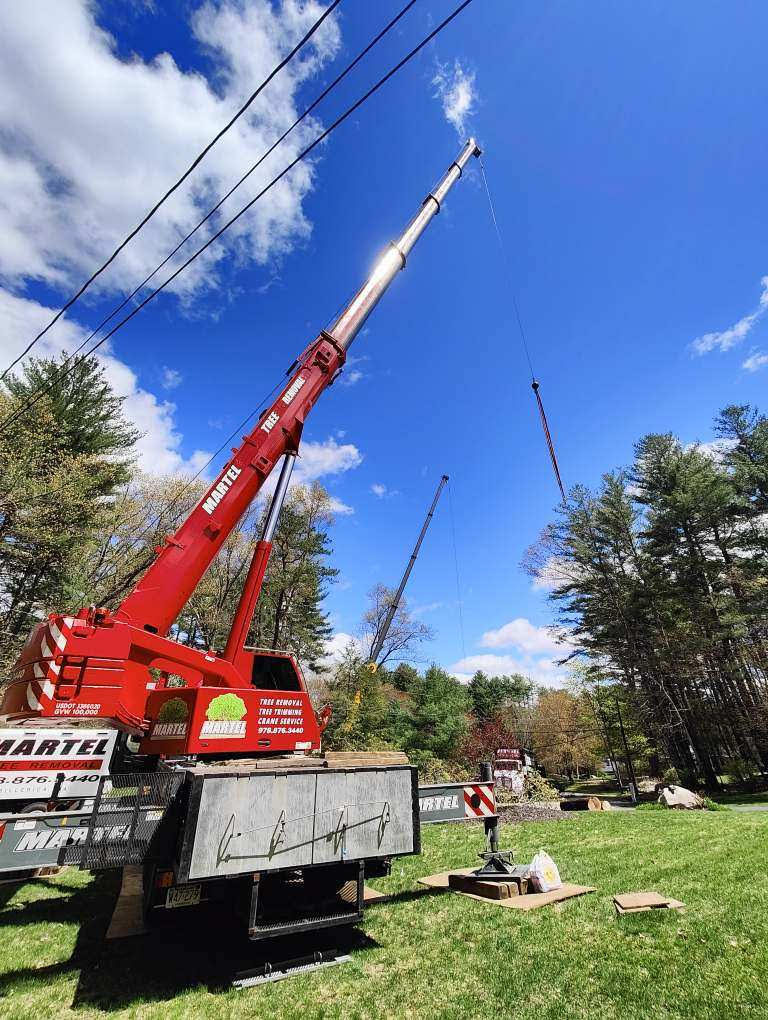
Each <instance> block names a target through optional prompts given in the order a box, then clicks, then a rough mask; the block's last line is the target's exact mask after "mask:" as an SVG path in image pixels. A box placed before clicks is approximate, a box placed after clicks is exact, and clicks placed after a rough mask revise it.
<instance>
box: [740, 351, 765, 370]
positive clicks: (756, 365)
mask: <svg viewBox="0 0 768 1020" xmlns="http://www.w3.org/2000/svg"><path fill="white" fill-rule="evenodd" d="M766 365H768V354H763V352H762V351H753V352H752V354H750V356H749V357H748V358H747V360H746V361H743V362H742V363H741V367H742V368H745V369H746V370H747V371H748V372H758V371H759V370H760V369H761V368H765V366H766Z"/></svg>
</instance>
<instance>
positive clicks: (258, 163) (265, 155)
mask: <svg viewBox="0 0 768 1020" xmlns="http://www.w3.org/2000/svg"><path fill="white" fill-rule="evenodd" d="M416 2H417V0H409V3H407V4H406V5H405V7H403V8H402V9H401V10H400V11H399V13H398V14H396V15H395V17H394V18H392V20H391V21H389V22H388V24H386V25H385V26H384V28H383V29H382V30H381V31H380V32H379V33H378V34H377V35H376V36H374V38H373V39H372V40H371V42H369V43H368V45H367V46H366V47H364V48H363V49H362V50H360V52H359V53H358V54H357V56H356V57H355V58H354V60H352V61H350V63H349V64H347V66H346V67H345V68H344V70H343V71H341V73H340V74H338V75H337V76H336V78H334V80H333V81H332V82H331V83H330V85H328V86H327V87H326V88H325V89H323V91H322V92H321V93H320V95H319V96H317V98H316V99H314V100H313V102H311V103H310V104H309V106H307V107H306V108H305V109H304V111H303V112H302V113H301V114H299V116H298V117H297V118H296V120H294V122H293V124H291V126H290V127H289V128H288V129H287V130H286V131H284V132H283V133H282V134H281V135H280V137H279V138H278V139H277V140H276V141H274V142H273V143H272V145H270V147H269V148H268V149H267V150H266V151H265V152H263V153H262V155H261V156H260V157H259V158H258V159H257V160H256V162H255V163H254V164H253V165H252V166H251V167H250V168H249V169H248V170H247V171H246V172H245V173H244V174H243V176H242V177H241V178H240V179H239V180H238V181H237V182H236V183H235V184H233V185H232V187H231V188H230V189H229V191H227V192H226V194H224V195H222V197H221V198H220V199H219V201H218V202H217V203H216V205H214V206H213V208H212V209H210V210H209V212H207V213H206V214H205V216H203V218H202V219H201V220H200V221H199V222H198V223H197V224H196V225H195V226H194V227H193V228H192V229H191V230H190V231H189V233H188V234H186V236H185V237H183V238H182V239H181V240H180V241H179V243H178V244H177V245H176V247H175V248H174V249H173V251H171V252H170V253H169V254H168V255H167V256H166V257H165V258H164V259H163V261H162V262H160V263H158V265H156V266H155V268H154V269H153V270H152V272H151V273H150V274H149V276H147V277H145V278H144V279H143V280H142V281H141V283H140V284H138V285H137V286H136V287H134V289H133V290H132V291H131V293H130V294H129V295H128V296H127V297H126V298H125V299H124V300H123V301H121V302H120V304H118V305H116V306H115V307H114V308H113V309H112V311H111V312H109V314H108V315H106V316H105V317H104V318H103V319H102V320H101V322H100V323H99V324H98V326H96V327H95V329H94V330H93V331H92V332H91V333H90V334H89V335H88V336H86V337H85V339H84V340H82V342H81V343H80V344H79V345H78V346H77V347H76V348H75V349H74V350H73V351H72V352H71V353H70V354H69V355H68V356H67V357H66V358H65V359H64V360H63V361H62V363H61V366H60V368H59V372H61V370H62V369H64V368H65V367H66V366H67V365H68V364H69V362H70V361H72V359H73V358H75V357H76V356H77V355H78V354H79V353H80V351H82V350H83V348H84V347H86V346H87V345H88V344H89V343H90V342H91V340H93V339H94V338H95V337H96V336H97V335H98V333H99V332H100V331H101V330H102V329H103V328H104V326H106V324H107V323H108V322H109V321H110V320H111V319H113V318H114V317H115V316H116V315H117V314H118V312H121V311H122V310H123V308H125V306H126V305H127V304H129V303H130V302H131V301H132V300H133V298H135V297H136V295H137V294H138V293H139V292H140V291H141V290H143V289H144V287H146V285H147V284H148V283H149V281H150V280H151V279H152V278H153V277H154V276H155V275H156V274H157V273H159V272H160V270H161V269H162V268H163V266H166V265H167V264H168V263H169V262H170V261H171V259H172V258H173V256H174V255H175V254H176V253H177V252H178V251H179V250H180V249H181V248H183V246H184V245H185V244H186V243H187V241H189V239H190V238H191V237H193V236H194V235H195V234H196V233H197V231H198V230H199V229H200V228H201V227H202V226H203V225H204V224H205V223H207V222H208V220H209V219H210V218H211V217H212V216H213V215H214V214H215V213H216V212H218V210H219V209H220V208H221V206H222V205H223V204H224V203H225V202H226V201H227V199H228V198H231V196H232V195H233V194H234V193H235V192H236V191H237V189H238V188H239V187H240V186H241V185H242V184H244V183H245V181H246V180H247V179H248V178H249V177H250V176H251V174H252V173H254V171H256V170H257V169H258V168H259V167H260V166H261V164H262V163H263V162H264V160H265V159H267V158H268V157H269V156H270V155H271V154H272V153H273V152H274V151H275V149H276V148H277V147H278V145H280V143H281V142H283V141H284V140H285V139H286V138H287V137H288V135H289V134H290V133H291V132H292V131H293V130H294V129H295V128H296V127H298V126H299V124H301V122H302V121H303V120H305V119H306V118H307V117H308V116H309V114H310V113H311V112H312V111H313V110H314V109H315V108H316V107H317V106H318V105H319V104H320V103H321V102H322V101H323V99H325V97H326V96H327V95H328V94H329V93H330V92H332V91H333V89H335V88H336V86H337V85H338V84H339V82H341V81H342V79H343V78H345V77H346V76H347V75H348V74H349V72H350V71H351V70H352V69H353V68H354V67H356V65H357V64H359V63H360V61H361V60H362V59H363V57H364V56H366V54H367V53H368V52H369V51H370V50H371V49H373V47H374V46H376V45H377V43H378V42H380V40H381V39H382V38H383V37H384V36H385V35H386V34H387V33H388V32H389V31H390V30H391V29H392V28H394V26H395V25H396V24H397V23H398V21H400V19H401V18H402V17H403V16H404V15H405V14H407V13H408V11H409V10H410V9H411V7H413V6H414V4H415V3H416ZM46 328H47V327H46ZM40 335H41V336H42V334H40ZM28 350H29V348H27V351H28ZM26 353H27V352H26V351H25V352H24V353H23V354H20V355H19V357H18V358H17V359H16V361H14V362H13V364H12V365H10V366H9V368H8V369H6V372H4V373H3V375H2V376H0V379H2V378H4V377H5V375H6V373H7V372H9V371H10V370H11V369H12V368H13V367H14V365H16V364H17V363H18V361H19V360H20V359H21V358H23V357H24V354H26ZM59 372H57V373H56V375H55V376H54V378H53V380H52V381H51V384H50V386H51V387H52V386H54V385H55V384H56V383H57V382H58V381H60V379H62V378H63V375H60V374H59ZM49 388H50V387H49ZM46 392H47V391H46ZM34 395H35V394H34V393H33V394H30V396H34ZM28 399H29V398H28ZM22 409H23V408H22Z"/></svg>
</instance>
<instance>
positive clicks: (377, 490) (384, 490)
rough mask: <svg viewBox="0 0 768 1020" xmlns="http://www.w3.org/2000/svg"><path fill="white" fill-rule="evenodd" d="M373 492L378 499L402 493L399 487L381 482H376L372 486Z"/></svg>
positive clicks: (389, 497)
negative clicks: (390, 486)
mask: <svg viewBox="0 0 768 1020" xmlns="http://www.w3.org/2000/svg"><path fill="white" fill-rule="evenodd" d="M371 492H372V493H373V494H374V496H375V497H376V499H392V497H393V496H399V495H400V491H399V490H398V489H390V488H388V487H387V486H386V485H384V484H382V483H381V482H374V483H373V485H372V486H371Z"/></svg>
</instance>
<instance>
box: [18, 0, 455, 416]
mask: <svg viewBox="0 0 768 1020" xmlns="http://www.w3.org/2000/svg"><path fill="white" fill-rule="evenodd" d="M470 3H472V0H463V2H462V3H461V4H459V6H458V7H456V8H455V9H454V10H453V11H452V12H451V13H450V14H449V15H448V17H446V18H444V19H443V20H442V21H441V22H440V24H439V25H437V27H436V28H434V29H433V30H432V31H431V32H430V33H429V34H428V35H426V36H425V37H424V38H423V39H422V40H421V42H420V43H419V44H418V45H417V46H415V47H414V48H413V49H412V50H411V51H410V52H409V53H407V54H406V55H405V56H404V57H403V58H402V59H401V60H400V61H399V62H398V63H397V64H395V65H394V67H392V68H391V69H390V70H389V71H388V72H387V73H386V74H385V75H384V76H383V77H381V78H380V79H379V80H378V81H377V82H376V84H375V85H373V86H371V88H370V89H368V91H367V92H365V93H364V94H363V95H362V96H361V97H360V98H359V99H357V100H356V101H355V102H354V103H353V104H352V105H351V106H349V107H347V109H346V110H345V111H344V113H342V114H341V115H340V116H339V117H337V118H336V120H335V121H334V122H333V123H332V124H331V125H330V126H329V127H328V128H326V129H325V130H324V131H323V132H321V134H319V135H318V136H317V138H315V140H314V141H313V142H311V143H310V144H309V145H308V146H307V147H306V148H305V149H303V150H302V151H301V152H300V153H299V154H298V156H296V158H295V159H293V160H292V161H291V162H290V163H289V164H288V166H286V167H285V168H284V169H283V170H281V171H280V173H279V174H277V176H276V177H273V178H272V180H271V181H270V182H269V184H267V185H266V186H265V187H264V188H262V190H261V191H260V192H258V194H257V195H255V196H254V197H253V198H252V199H251V200H250V202H247V203H246V204H245V205H244V206H243V208H242V209H241V210H240V211H239V212H238V213H236V214H235V215H234V216H233V217H232V218H231V219H229V220H228V221H227V222H226V223H225V224H224V225H223V226H222V227H220V229H219V230H217V231H216V233H215V234H213V235H212V236H211V237H210V238H209V239H208V240H207V241H206V242H205V244H203V245H201V247H200V248H198V249H197V251H196V252H194V253H193V254H192V255H190V257H189V258H188V259H187V260H186V261H185V262H183V263H182V264H181V265H180V266H179V268H178V269H176V270H175V271H174V272H173V273H172V274H171V275H170V276H169V277H168V278H167V279H166V280H165V281H164V282H163V283H161V284H160V286H159V287H156V288H155V289H154V290H153V291H151V292H150V293H149V294H148V295H147V297H145V298H144V300H143V301H141V302H140V304H138V305H137V306H136V307H135V308H134V309H132V310H131V311H130V312H129V313H128V315H126V316H124V318H122V319H121V320H120V321H119V322H118V323H116V325H114V326H113V327H112V329H111V330H109V332H108V333H106V334H105V335H104V336H103V337H102V338H101V339H100V340H99V341H98V342H97V343H95V344H94V345H93V347H92V348H91V349H90V350H89V351H87V352H86V354H85V355H84V356H83V357H84V358H86V357H89V356H90V355H91V354H93V353H94V352H95V351H96V350H98V348H99V347H101V345H102V344H104V343H105V342H106V341H107V340H109V339H110V337H112V336H114V334H115V333H116V332H117V331H118V330H119V329H121V328H122V327H123V326H124V325H125V324H126V323H127V322H129V321H130V320H131V319H132V318H133V317H134V315H137V314H138V313H139V312H140V311H141V310H142V308H144V307H145V306H146V305H148V304H149V302H150V301H152V300H153V299H154V298H155V297H157V295H158V294H159V293H160V292H161V291H163V290H165V288H166V287H167V286H168V284H169V283H172V282H173V280H175V279H176V277H177V276H179V275H180V274H181V273H182V272H183V271H184V270H185V269H186V268H187V267H188V266H189V265H191V264H192V262H194V261H195V259H197V258H198V257H199V256H200V255H202V253H203V252H204V251H206V250H207V249H208V248H209V247H210V246H211V245H212V244H213V243H214V241H217V240H218V239H219V237H221V235H222V234H223V233H224V232H225V231H227V230H228V229H229V228H230V227H231V226H232V225H233V224H234V223H236V222H237V220H239V219H240V217H241V216H243V215H244V214H245V213H246V212H248V210H249V209H250V208H251V207H252V206H254V205H255V204H256V202H258V201H259V199H260V198H262V197H263V196H264V195H265V194H266V193H267V192H268V191H270V190H271V189H272V188H273V187H274V186H275V185H276V184H277V183H278V182H279V181H281V180H282V179H283V177H285V175H286V174H287V173H289V172H290V171H291V170H292V169H293V168H294V167H295V166H296V165H297V164H298V163H300V162H301V160H303V159H304V158H305V157H306V156H307V155H309V153H310V152H312V150H313V149H315V148H316V147H317V146H318V145H319V144H320V143H321V142H322V141H324V140H325V139H326V138H327V137H328V136H329V135H330V134H331V133H332V132H333V131H335V130H336V128H337V127H339V126H340V125H341V124H342V123H343V122H344V121H345V120H346V119H347V118H348V117H350V116H351V115H352V114H353V113H354V112H355V111H356V110H358V109H359V108H360V107H361V106H362V105H363V104H364V103H366V102H367V101H368V100H369V99H370V98H371V96H373V95H374V94H375V93H376V92H378V90H379V89H380V88H381V87H382V86H383V85H385V84H386V82H388V81H389V79H390V78H392V77H393V76H394V75H395V74H397V72H398V71H399V70H400V69H401V68H402V67H404V66H405V65H406V64H407V63H408V62H409V61H410V60H412V59H413V57H415V56H416V54H417V53H419V52H420V51H421V50H422V49H424V47H425V46H427V45H428V44H429V43H430V42H431V41H432V40H433V39H434V38H435V36H437V35H439V33H440V32H442V30H443V29H444V28H445V27H446V26H447V25H449V24H450V22H452V21H453V20H454V18H456V17H457V16H458V15H459V14H461V12H462V11H463V10H464V8H465V7H468V6H469V5H470ZM81 360H82V359H81ZM76 365H77V362H75V365H73V366H71V368H70V369H69V370H68V371H67V372H65V373H64V376H62V377H61V378H64V377H65V376H66V375H68V374H69V373H70V372H71V371H72V369H73V368H74V367H76ZM55 381H59V380H55ZM51 385H53V384H50V385H49V386H48V387H47V388H46V389H45V390H43V391H41V392H40V393H39V394H38V395H37V396H36V397H35V398H34V399H32V400H31V401H30V402H29V403H27V404H26V405H22V407H21V408H17V409H16V410H15V411H14V412H12V413H11V414H10V415H9V416H8V417H7V418H6V419H5V420H4V421H2V422H0V427H4V426H7V425H10V424H12V423H13V422H14V421H15V420H16V419H17V418H18V417H19V416H20V415H21V414H22V413H23V412H24V411H25V410H28V409H29V408H31V407H32V406H34V404H35V403H37V401H38V400H39V399H40V398H41V397H42V396H44V394H45V393H46V392H48V390H49V389H50V388H51Z"/></svg>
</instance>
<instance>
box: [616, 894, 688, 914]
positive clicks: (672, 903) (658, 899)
mask: <svg viewBox="0 0 768 1020" xmlns="http://www.w3.org/2000/svg"><path fill="white" fill-rule="evenodd" d="M613 905H614V906H615V907H616V913H617V914H639V913H641V912H642V911H645V910H682V909H683V907H685V904H684V903H682V902H681V901H680V900H673V899H670V898H669V897H668V896H661V895H660V894H659V893H657V892H636V893H624V894H623V895H622V896H614V897H613Z"/></svg>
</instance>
